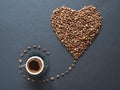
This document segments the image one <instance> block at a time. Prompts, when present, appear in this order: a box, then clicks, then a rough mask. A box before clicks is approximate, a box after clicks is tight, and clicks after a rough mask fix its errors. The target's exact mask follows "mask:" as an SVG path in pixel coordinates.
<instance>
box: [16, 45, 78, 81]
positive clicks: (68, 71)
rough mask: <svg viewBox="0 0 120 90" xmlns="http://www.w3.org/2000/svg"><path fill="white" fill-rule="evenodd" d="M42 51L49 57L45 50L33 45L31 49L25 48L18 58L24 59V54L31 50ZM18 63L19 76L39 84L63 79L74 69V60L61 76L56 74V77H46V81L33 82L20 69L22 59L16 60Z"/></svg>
mask: <svg viewBox="0 0 120 90" xmlns="http://www.w3.org/2000/svg"><path fill="white" fill-rule="evenodd" d="M32 48H33V49H36V48H37V49H42V50H43V52H45V53H46V55H50V52H48V51H47V50H46V49H45V48H41V47H40V45H34V46H32V47H30V46H29V47H27V50H24V52H23V53H21V54H20V57H24V55H25V54H27V53H28V52H29V51H30V50H31V49H32ZM18 62H19V66H18V69H19V71H20V74H21V75H23V77H24V78H25V79H26V80H28V81H32V82H40V83H44V82H49V81H54V80H55V79H60V78H61V77H64V76H65V75H68V74H69V73H70V71H72V69H73V68H74V67H75V65H76V62H77V61H76V60H74V61H73V63H72V64H71V65H70V66H69V67H68V69H67V70H66V71H64V72H62V73H61V74H57V75H56V76H51V77H49V78H48V77H47V78H46V79H43V80H41V79H38V80H35V79H33V78H30V77H29V76H27V75H25V74H24V72H23V70H22V69H21V68H22V67H21V65H22V62H23V59H19V60H18Z"/></svg>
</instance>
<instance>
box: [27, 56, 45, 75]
mask: <svg viewBox="0 0 120 90" xmlns="http://www.w3.org/2000/svg"><path fill="white" fill-rule="evenodd" d="M33 58H37V59H38V60H40V61H41V63H42V68H41V70H40V71H38V72H36V73H33V72H31V71H30V70H29V69H28V67H27V64H28V62H29V61H30V60H31V59H33ZM43 69H44V61H43V59H42V58H41V57H39V56H32V57H30V58H28V59H27V61H26V70H27V72H28V73H29V74H31V75H38V74H40V73H41V72H42V71H43Z"/></svg>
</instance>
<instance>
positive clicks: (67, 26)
mask: <svg viewBox="0 0 120 90" xmlns="http://www.w3.org/2000/svg"><path fill="white" fill-rule="evenodd" d="M101 22H102V17H101V15H100V13H99V11H98V10H97V9H96V7H94V6H92V5H90V6H85V7H84V8H82V9H81V10H78V11H77V10H73V9H71V8H68V7H66V6H62V7H59V8H57V9H56V10H54V11H53V13H52V15H51V25H52V28H53V30H54V32H55V34H56V36H57V38H58V39H59V40H60V41H61V43H62V44H63V45H64V46H65V47H66V49H67V50H68V51H69V52H70V53H71V54H72V56H73V58H74V60H78V59H79V57H80V56H81V55H82V54H83V53H84V52H85V50H86V49H87V48H88V46H89V45H90V44H91V43H92V41H93V39H94V38H95V37H96V36H97V34H98V33H99V31H100V27H101Z"/></svg>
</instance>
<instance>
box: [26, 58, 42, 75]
mask: <svg viewBox="0 0 120 90" xmlns="http://www.w3.org/2000/svg"><path fill="white" fill-rule="evenodd" d="M43 69H44V61H43V59H42V58H41V57H38V56H32V57H30V58H28V60H27V61H26V70H27V72H28V73H29V74H31V75H38V74H40V73H42V71H43Z"/></svg>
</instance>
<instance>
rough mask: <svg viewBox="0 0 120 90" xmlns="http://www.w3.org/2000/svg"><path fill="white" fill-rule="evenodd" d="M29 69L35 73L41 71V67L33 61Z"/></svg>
mask: <svg viewBox="0 0 120 90" xmlns="http://www.w3.org/2000/svg"><path fill="white" fill-rule="evenodd" d="M29 68H30V69H31V70H34V71H39V69H40V66H39V63H38V62H37V61H31V62H30V63H29Z"/></svg>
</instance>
